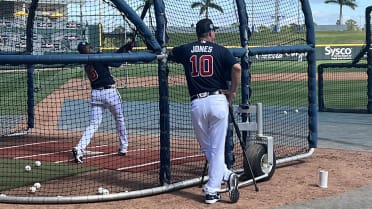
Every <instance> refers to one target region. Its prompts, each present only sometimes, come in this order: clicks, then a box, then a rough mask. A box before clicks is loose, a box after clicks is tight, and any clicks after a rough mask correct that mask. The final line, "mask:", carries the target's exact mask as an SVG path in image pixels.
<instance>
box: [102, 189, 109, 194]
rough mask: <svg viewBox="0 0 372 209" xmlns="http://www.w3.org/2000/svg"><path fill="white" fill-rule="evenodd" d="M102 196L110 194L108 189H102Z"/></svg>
mask: <svg viewBox="0 0 372 209" xmlns="http://www.w3.org/2000/svg"><path fill="white" fill-rule="evenodd" d="M102 194H105V195H106V194H110V191H109V190H108V189H103V191H102Z"/></svg>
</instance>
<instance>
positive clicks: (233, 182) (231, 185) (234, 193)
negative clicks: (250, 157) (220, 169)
mask: <svg viewBox="0 0 372 209" xmlns="http://www.w3.org/2000/svg"><path fill="white" fill-rule="evenodd" d="M238 184H239V180H238V176H237V175H236V174H235V173H231V174H230V176H229V180H228V181H227V188H228V189H229V197H230V201H231V202H232V203H236V202H238V200H239V196H240V193H239V186H238Z"/></svg>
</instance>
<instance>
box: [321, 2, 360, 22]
mask: <svg viewBox="0 0 372 209" xmlns="http://www.w3.org/2000/svg"><path fill="white" fill-rule="evenodd" d="M324 3H326V4H329V3H334V4H338V5H340V15H339V18H338V20H337V23H336V24H337V25H342V7H343V6H348V7H350V8H351V9H353V10H354V9H355V7H357V6H358V5H357V4H356V2H355V0H326V1H324Z"/></svg>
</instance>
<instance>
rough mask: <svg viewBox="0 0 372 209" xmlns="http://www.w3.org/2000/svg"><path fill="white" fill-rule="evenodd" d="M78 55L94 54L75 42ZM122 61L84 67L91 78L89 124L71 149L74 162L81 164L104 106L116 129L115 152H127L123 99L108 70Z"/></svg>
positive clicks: (123, 49)
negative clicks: (116, 145)
mask: <svg viewBox="0 0 372 209" xmlns="http://www.w3.org/2000/svg"><path fill="white" fill-rule="evenodd" d="M133 46H134V42H133V41H130V42H128V43H127V44H125V45H124V46H122V47H120V49H118V50H117V51H116V52H117V53H127V52H128V51H130V50H132V48H133ZM77 49H78V51H79V53H80V54H95V53H97V52H95V51H94V50H93V47H92V46H91V45H90V44H89V43H88V42H86V41H82V42H80V43H79V44H78V48H77ZM121 64H122V63H98V62H97V63H88V64H86V65H85V67H84V70H85V73H86V74H87V77H88V79H89V81H90V85H91V88H92V92H91V102H90V103H91V111H90V122H89V126H88V127H87V128H86V129H85V132H84V134H83V136H82V137H81V139H80V141H79V143H78V144H77V145H76V146H75V147H74V148H73V149H72V155H73V157H74V160H75V162H76V163H83V162H84V158H83V154H84V153H85V152H86V148H87V146H88V145H89V143H90V141H91V138H92V137H93V135H94V133H95V132H96V131H97V130H98V127H99V125H100V124H101V122H102V115H103V111H104V109H106V108H107V109H109V110H110V112H111V114H112V115H113V116H114V118H115V125H116V132H117V135H118V137H119V144H120V145H119V150H118V155H119V156H124V155H126V153H127V152H128V133H127V130H126V128H125V123H124V113H123V107H122V100H121V97H120V94H119V91H118V90H117V89H116V86H115V80H114V78H113V77H112V75H111V73H110V69H109V67H119V66H120V65H121Z"/></svg>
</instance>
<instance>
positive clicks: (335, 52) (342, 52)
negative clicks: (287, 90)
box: [254, 44, 366, 61]
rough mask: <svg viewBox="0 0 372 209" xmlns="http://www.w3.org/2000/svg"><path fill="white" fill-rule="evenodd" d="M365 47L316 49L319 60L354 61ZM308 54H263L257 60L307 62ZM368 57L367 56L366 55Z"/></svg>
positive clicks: (348, 45) (331, 46)
mask: <svg viewBox="0 0 372 209" xmlns="http://www.w3.org/2000/svg"><path fill="white" fill-rule="evenodd" d="M363 47H364V45H363V44H321V45H317V46H316V47H315V53H316V59H317V60H352V59H353V58H354V57H356V56H357V54H358V53H359V52H360V51H361V50H362V48H363ZM306 55H307V54H306V52H302V53H298V52H296V53H285V54H261V55H256V56H255V57H254V58H255V59H256V60H260V61H265V60H272V61H274V60H276V61H280V60H287V61H288V60H292V61H293V60H298V61H305V59H306ZM365 57H366V55H365Z"/></svg>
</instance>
